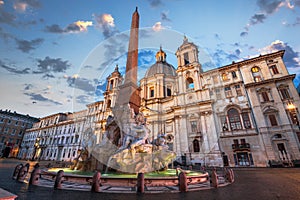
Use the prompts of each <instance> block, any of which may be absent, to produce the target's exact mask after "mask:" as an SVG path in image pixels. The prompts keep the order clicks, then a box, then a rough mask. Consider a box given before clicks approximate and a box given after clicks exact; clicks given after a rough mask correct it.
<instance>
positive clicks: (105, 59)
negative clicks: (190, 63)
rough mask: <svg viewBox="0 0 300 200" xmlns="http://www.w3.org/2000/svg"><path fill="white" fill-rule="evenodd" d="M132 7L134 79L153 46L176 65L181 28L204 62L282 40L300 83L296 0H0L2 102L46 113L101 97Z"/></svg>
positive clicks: (120, 60) (264, 49) (249, 53)
mask: <svg viewBox="0 0 300 200" xmlns="http://www.w3.org/2000/svg"><path fill="white" fill-rule="evenodd" d="M136 7H138V12H139V15H140V31H139V60H138V65H139V66H138V67H139V74H138V76H139V79H140V78H142V77H143V75H144V73H145V71H146V70H147V68H149V67H150V66H151V65H152V64H154V63H155V53H156V52H157V51H158V50H159V48H160V46H161V47H162V49H163V50H164V51H165V52H166V53H167V62H168V63H170V64H172V65H173V66H174V67H175V68H176V67H177V60H176V57H175V55H174V54H175V52H176V50H177V48H178V47H179V46H180V45H181V44H182V42H183V38H184V36H186V37H187V38H188V39H189V41H190V42H193V43H194V44H196V45H197V46H198V48H199V52H200V53H199V59H200V63H201V64H202V66H203V70H204V71H207V70H210V69H213V68H217V67H221V66H224V65H228V64H230V63H232V61H235V62H237V61H241V60H245V59H249V58H252V57H255V56H258V55H260V54H267V53H271V52H275V51H278V50H283V49H284V50H285V55H284V57H283V59H284V61H285V64H286V67H287V68H288V71H289V73H290V74H296V75H297V76H296V78H295V80H294V84H295V85H296V86H298V84H299V83H300V38H299V33H300V0H243V1H241V0H226V1H221V0H210V1H207V0H76V1H74V0H63V1H61V0H51V1H47V0H41V1H39V0H0V91H1V97H0V109H2V110H6V109H7V110H11V111H16V112H18V113H20V114H29V115H31V116H34V117H45V116H48V115H51V114H55V113H59V112H74V111H79V110H83V109H85V108H86V105H87V104H89V103H92V102H94V101H99V100H101V99H102V98H103V91H104V90H105V80H106V77H107V76H108V75H109V74H110V73H111V72H112V71H113V70H114V69H115V67H116V65H118V67H119V70H120V71H121V72H122V73H123V72H124V69H125V65H126V52H127V48H128V39H129V30H130V25H131V17H132V13H133V12H134V11H135V9H136Z"/></svg>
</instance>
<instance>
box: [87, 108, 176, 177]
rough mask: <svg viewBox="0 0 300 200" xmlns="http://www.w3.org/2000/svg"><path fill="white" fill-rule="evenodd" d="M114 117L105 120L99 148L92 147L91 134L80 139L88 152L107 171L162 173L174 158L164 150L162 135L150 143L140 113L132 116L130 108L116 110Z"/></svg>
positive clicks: (172, 153) (92, 139)
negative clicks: (107, 168)
mask: <svg viewBox="0 0 300 200" xmlns="http://www.w3.org/2000/svg"><path fill="white" fill-rule="evenodd" d="M113 113H114V117H112V116H109V117H108V119H107V125H106V133H105V136H104V138H103V140H102V142H101V143H100V144H94V143H93V141H94V136H93V133H92V132H87V133H88V134H90V135H89V136H88V135H85V137H84V144H86V147H87V149H88V150H89V152H90V153H91V154H92V155H93V156H94V157H95V158H96V159H97V160H99V161H100V162H102V163H106V165H107V167H110V168H113V169H115V170H117V171H121V172H127V173H140V172H151V171H159V170H165V169H167V168H168V164H169V163H170V162H171V161H172V160H173V159H174V158H175V157H176V154H175V153H174V152H172V151H170V150H168V146H167V144H166V140H165V135H164V134H159V135H158V136H157V138H156V139H155V140H153V141H152V142H150V139H149V133H150V130H149V129H148V128H147V125H146V119H145V117H144V115H143V113H141V112H139V113H137V114H135V113H134V112H133V109H132V108H130V106H129V105H128V106H116V107H115V108H114V109H113Z"/></svg>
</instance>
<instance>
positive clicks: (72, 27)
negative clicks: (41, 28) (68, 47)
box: [45, 21, 93, 33]
mask: <svg viewBox="0 0 300 200" xmlns="http://www.w3.org/2000/svg"><path fill="white" fill-rule="evenodd" d="M92 25H93V22H91V21H76V22H74V23H72V24H69V25H68V26H67V27H65V28H61V27H60V26H59V25H58V24H52V25H51V26H46V28H45V31H46V32H49V33H80V32H86V31H87V30H88V28H87V27H88V26H92Z"/></svg>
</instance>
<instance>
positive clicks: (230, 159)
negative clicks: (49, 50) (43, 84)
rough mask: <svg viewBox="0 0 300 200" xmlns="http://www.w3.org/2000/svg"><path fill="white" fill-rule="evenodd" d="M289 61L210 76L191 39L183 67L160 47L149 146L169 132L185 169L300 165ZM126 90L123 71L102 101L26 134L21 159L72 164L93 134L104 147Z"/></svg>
mask: <svg viewBox="0 0 300 200" xmlns="http://www.w3.org/2000/svg"><path fill="white" fill-rule="evenodd" d="M283 55H284V51H278V52H275V53H270V54H266V55H260V56H258V57H254V58H251V59H248V60H244V61H240V62H233V63H232V64H230V65H226V66H222V67H219V68H216V69H212V70H209V71H203V69H202V65H201V61H199V59H198V48H197V46H196V45H195V44H193V43H192V42H190V41H188V39H187V38H186V37H184V40H183V43H182V45H181V46H180V47H179V48H178V50H177V52H176V56H177V59H178V63H177V66H176V67H174V66H173V65H171V64H169V63H168V62H167V60H166V57H167V55H166V53H165V52H164V51H163V50H162V48H161V49H160V50H159V51H158V52H157V54H156V63H154V64H153V65H152V66H150V67H149V68H148V70H147V71H146V73H145V75H144V77H143V78H142V79H141V80H140V85H139V90H140V98H141V105H140V108H139V109H140V111H141V112H143V114H144V116H145V118H146V119H147V126H148V128H149V130H150V138H149V139H150V141H151V140H154V138H156V137H157V135H159V134H165V137H166V141H167V144H168V146H169V149H170V150H173V151H175V152H176V154H177V161H178V162H180V163H182V164H201V165H208V166H231V167H233V166H254V167H266V166H268V165H269V164H270V163H277V164H278V163H279V164H284V165H287V166H290V165H292V163H293V161H294V160H300V152H299V149H300V141H299V138H300V130H299V110H298V108H299V106H300V100H299V95H298V93H297V90H296V88H295V86H294V84H293V79H294V78H295V75H293V74H292V75H290V74H289V73H288V71H287V68H286V66H285V64H284V62H283V59H282V57H283ZM121 84H123V77H122V75H121V73H120V72H119V69H118V66H116V68H115V70H114V71H113V72H112V73H111V75H110V76H108V77H107V86H106V91H105V92H104V100H103V101H99V102H94V103H92V104H89V105H87V109H86V110H83V111H80V112H76V113H65V114H64V113H59V114H55V115H51V116H48V117H44V118H42V119H41V121H40V122H38V123H35V124H34V127H33V128H31V129H29V130H27V131H26V134H25V136H24V139H23V142H22V150H21V151H20V154H19V156H20V158H26V159H30V158H36V159H45V160H72V159H74V158H75V157H77V156H78V152H80V150H81V148H82V141H83V140H82V139H83V137H84V133H85V131H87V130H88V129H90V130H92V131H93V133H94V134H95V135H96V138H97V139H96V141H95V143H101V141H102V140H103V138H104V136H105V131H106V130H105V125H106V121H107V119H108V118H109V116H112V115H113V112H112V110H113V108H114V106H115V104H116V102H117V98H121V97H118V91H119V87H120V85H121Z"/></svg>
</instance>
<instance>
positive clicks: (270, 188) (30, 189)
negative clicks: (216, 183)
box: [0, 159, 300, 200]
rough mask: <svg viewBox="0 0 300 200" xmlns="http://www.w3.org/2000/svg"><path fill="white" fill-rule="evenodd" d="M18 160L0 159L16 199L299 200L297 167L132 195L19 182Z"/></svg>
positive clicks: (241, 171)
mask: <svg viewBox="0 0 300 200" xmlns="http://www.w3.org/2000/svg"><path fill="white" fill-rule="evenodd" d="M19 163H23V164H24V163H26V162H25V161H20V160H15V159H0V187H1V188H3V189H5V190H7V191H9V192H11V193H14V194H16V195H18V199H57V200H58V199H64V200H67V199H72V200H75V199H84V200H87V199H115V200H117V199H120V200H122V199H126V200H129V199H130V200H132V199H145V200H148V199H151V200H156V199H159V200H168V199H172V200H177V199H197V200H201V199H206V200H210V199H220V200H223V199H224V200H225V199H226V200H227V199H229V200H241V199H243V200H248V199H249V200H252V199H253V200H277V199H288V200H296V199H297V200H298V199H299V197H300V168H274V169H270V168H237V169H234V172H235V182H234V183H233V184H231V185H228V186H226V187H221V188H217V189H209V190H200V191H192V192H187V193H159V194H132V193H93V192H89V191H74V190H54V189H53V188H50V187H39V186H32V185H28V184H26V183H20V182H18V181H16V180H13V179H12V173H13V170H14V168H15V166H16V165H17V164H19ZM30 164H31V165H34V164H35V163H34V162H31V163H30Z"/></svg>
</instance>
